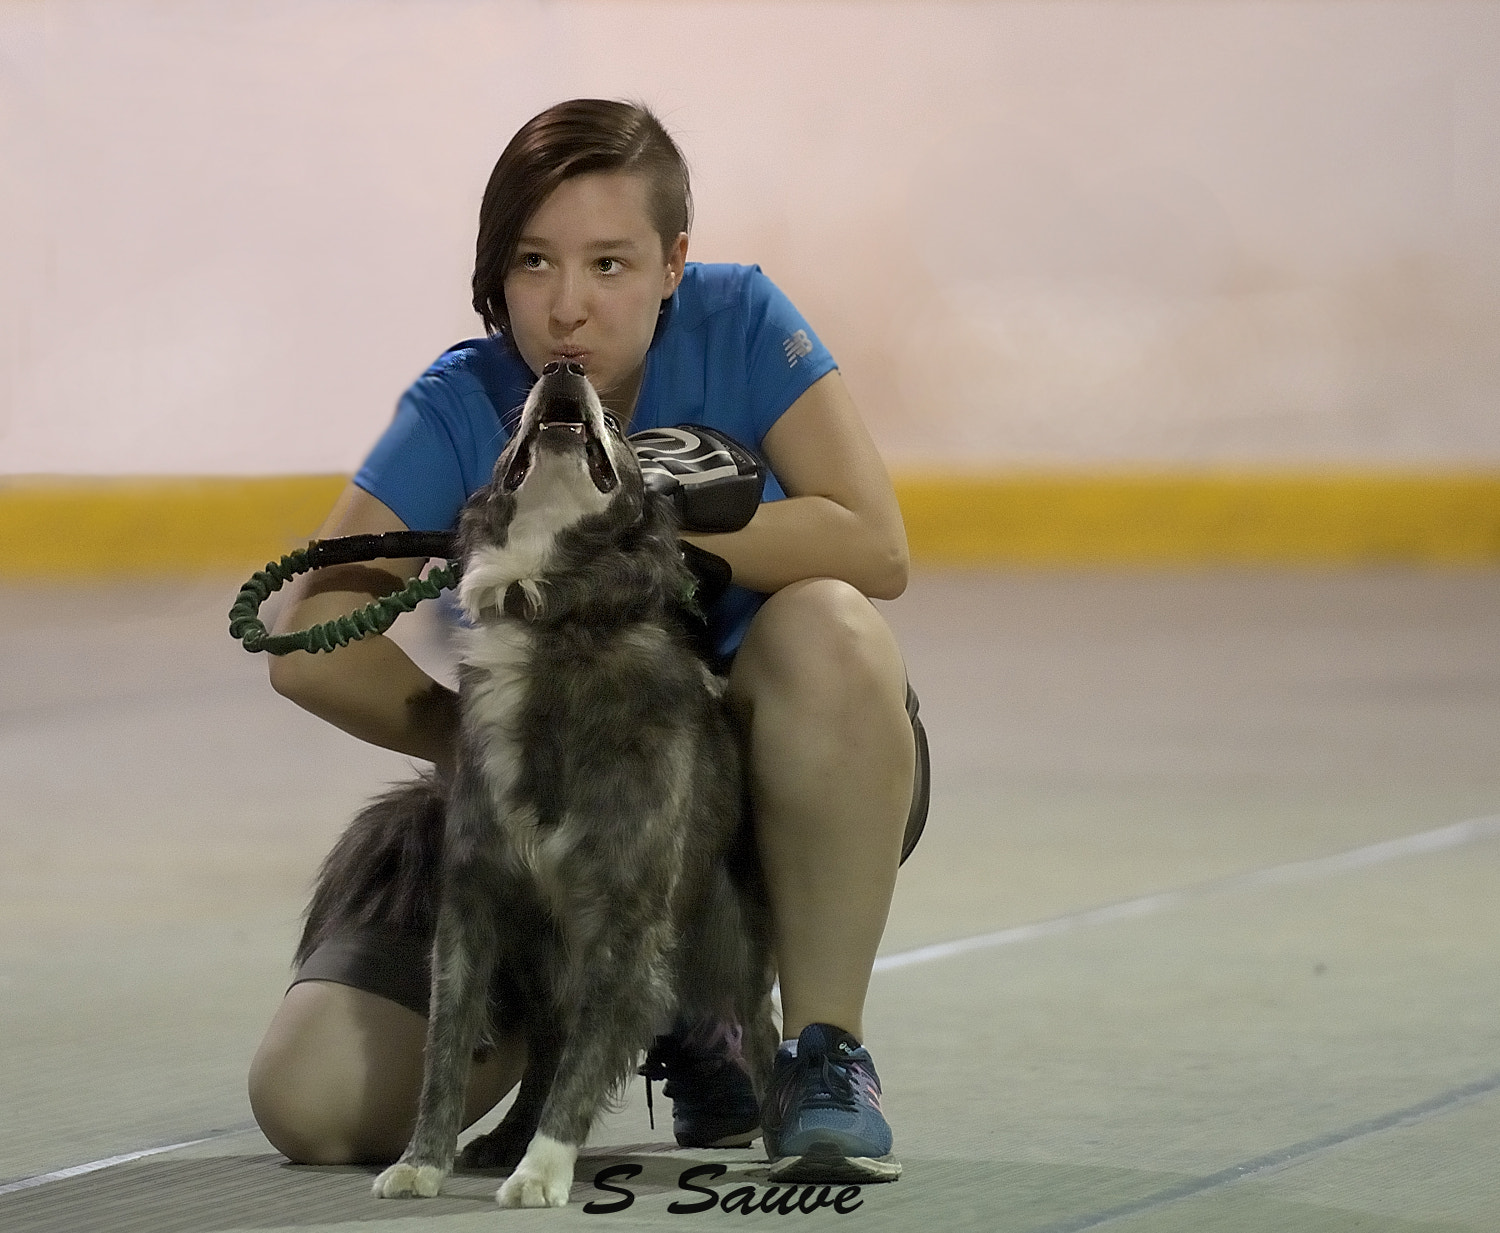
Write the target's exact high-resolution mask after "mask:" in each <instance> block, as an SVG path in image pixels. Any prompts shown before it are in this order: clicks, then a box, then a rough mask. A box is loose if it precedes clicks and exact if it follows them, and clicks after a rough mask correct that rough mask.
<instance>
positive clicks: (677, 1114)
mask: <svg viewBox="0 0 1500 1233" xmlns="http://www.w3.org/2000/svg"><path fill="white" fill-rule="evenodd" d="M741 1041H742V1034H741V1029H740V1026H739V1025H738V1024H736V1023H701V1024H692V1025H689V1024H688V1023H686V1022H683V1021H681V1020H679V1021H678V1023H677V1024H676V1025H675V1026H674V1027H673V1028H672V1030H671V1032H669V1033H668V1034H667V1035H665V1036H658V1037H657V1038H656V1039H655V1041H653V1042H652V1044H651V1048H650V1049H649V1050H647V1052H646V1063H645V1065H644V1066H642V1067H641V1074H643V1075H644V1076H645V1077H646V1098H647V1104H648V1105H649V1104H650V1097H651V1084H652V1082H653V1081H655V1080H659V1079H665V1080H666V1084H665V1086H663V1088H662V1091H663V1092H664V1093H665V1094H666V1095H667V1097H668V1098H669V1099H670V1100H671V1101H672V1133H673V1135H674V1136H675V1137H676V1139H677V1143H678V1146H679V1147H747V1146H749V1144H750V1143H751V1141H752V1140H753V1139H755V1137H756V1136H757V1135H759V1134H760V1103H759V1102H758V1101H757V1100H756V1099H755V1089H754V1087H753V1086H752V1085H751V1083H750V1074H749V1072H748V1071H747V1070H746V1069H745V1064H744V1054H743V1050H742V1047H741Z"/></svg>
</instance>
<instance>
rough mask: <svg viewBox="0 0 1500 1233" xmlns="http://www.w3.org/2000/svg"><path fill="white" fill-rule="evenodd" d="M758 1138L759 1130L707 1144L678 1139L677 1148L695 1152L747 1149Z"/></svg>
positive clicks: (729, 1135)
mask: <svg viewBox="0 0 1500 1233" xmlns="http://www.w3.org/2000/svg"><path fill="white" fill-rule="evenodd" d="M758 1138H760V1131H759V1130H752V1131H749V1132H748V1133H747V1132H745V1131H737V1132H736V1133H734V1134H728V1135H723V1136H721V1137H720V1138H717V1139H714V1140H713V1141H712V1142H709V1143H702V1142H688V1141H687V1140H684V1139H678V1140H677V1146H678V1147H686V1148H692V1149H693V1150H695V1151H699V1150H702V1149H704V1148H715V1147H749V1146H750V1145H751V1144H752V1143H754V1142H755V1141H756V1140H757V1139H758Z"/></svg>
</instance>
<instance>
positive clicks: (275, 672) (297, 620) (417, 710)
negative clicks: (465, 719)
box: [270, 484, 458, 773]
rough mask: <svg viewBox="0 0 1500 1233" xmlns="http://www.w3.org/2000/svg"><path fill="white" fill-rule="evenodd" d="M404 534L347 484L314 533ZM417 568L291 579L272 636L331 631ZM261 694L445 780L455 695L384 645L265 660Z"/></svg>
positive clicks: (405, 564)
mask: <svg viewBox="0 0 1500 1233" xmlns="http://www.w3.org/2000/svg"><path fill="white" fill-rule="evenodd" d="M407 529H408V528H407V527H406V525H405V524H404V523H403V522H402V521H401V520H400V519H399V518H397V517H396V515H395V514H394V513H392V512H391V510H390V509H389V508H388V507H387V506H386V505H384V504H383V503H382V502H380V501H378V500H376V499H375V498H374V497H372V496H371V495H370V494H369V493H367V492H365V491H364V490H363V489H361V488H356V487H355V486H354V485H353V484H350V485H349V486H348V487H346V488H345V489H344V491H343V492H342V493H341V494H340V496H339V499H338V500H337V501H336V502H335V503H334V507H333V511H332V512H331V513H330V514H329V515H328V518H327V519H326V520H325V521H324V523H323V525H322V527H321V528H320V529H319V531H318V538H319V539H332V538H334V537H335V536H339V535H366V534H378V533H380V532H383V531H404V530H407ZM424 564H425V562H424V561H422V560H420V559H413V560H405V561H395V560H391V561H378V562H372V563H370V564H368V565H339V566H330V567H328V568H327V569H321V570H317V571H315V572H313V573H309V574H303V575H301V576H300V577H298V578H294V579H293V580H292V581H291V582H290V583H289V584H288V586H287V588H286V599H285V601H284V602H283V604H282V606H281V611H280V613H279V614H278V616H277V619H276V624H275V632H276V633H278V634H279V633H289V632H291V631H292V630H297V629H306V628H307V627H308V626H310V625H317V624H321V623H322V622H324V621H331V620H333V619H334V618H336V617H340V616H344V615H346V614H347V613H350V612H353V611H354V610H355V609H357V608H362V607H364V606H365V605H366V604H368V603H369V602H370V601H371V600H373V599H379V598H381V597H382V596H385V595H389V594H390V593H391V592H392V591H396V590H399V589H400V588H401V587H402V586H404V585H405V584H406V582H407V580H408V579H410V578H411V577H412V576H413V575H415V574H416V573H418V572H419V571H420V570H421V568H422V566H423V565H424ZM270 667H271V685H272V687H273V688H274V689H275V690H276V692H277V693H279V694H281V695H283V696H284V697H287V698H290V699H291V700H292V701H293V702H295V703H296V704H297V705H298V706H300V707H302V708H303V709H304V710H307V711H311V712H312V713H313V714H314V715H316V716H318V717H319V718H320V719H326V720H327V721H328V722H329V723H331V724H333V725H335V726H336V727H339V728H342V729H343V730H344V731H345V732H347V733H349V734H350V735H351V736H357V737H358V738H359V739H360V740H362V741H369V742H370V743H371V744H373V745H380V746H383V747H384V748H386V749H394V750H396V751H397V752H399V753H404V754H410V755H411V756H412V757H414V758H421V759H423V760H425V761H428V762H432V763H434V764H436V765H437V767H438V769H439V772H440V773H446V771H447V770H448V767H449V764H450V762H451V759H452V749H453V737H454V733H455V731H456V730H457V726H458V695H457V694H455V693H454V692H453V691H452V690H451V689H448V688H447V687H445V686H443V685H441V684H439V683H438V682H437V681H434V680H433V679H432V678H431V677H429V676H428V675H427V674H426V673H425V672H424V671H422V669H421V668H419V667H418V666H417V665H416V664H415V663H413V662H412V660H411V659H410V658H409V657H408V656H407V654H406V652H405V651H403V650H402V649H401V648H400V647H399V646H397V645H396V644H395V643H394V642H392V641H391V640H390V639H389V638H385V637H381V636H378V635H376V636H372V637H366V638H363V639H360V640H359V641H357V642H351V643H349V645H347V646H344V647H340V648H339V649H338V650H336V651H333V652H332V653H326V652H325V653H320V654H310V653H308V652H305V651H294V652H292V653H291V654H290V655H282V656H273V657H271V665H270Z"/></svg>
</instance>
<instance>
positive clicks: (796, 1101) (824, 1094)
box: [761, 1023, 901, 1185]
mask: <svg viewBox="0 0 1500 1233" xmlns="http://www.w3.org/2000/svg"><path fill="white" fill-rule="evenodd" d="M761 1125H762V1126H763V1127H764V1129H765V1136H766V1152H767V1154H768V1155H769V1156H770V1158H771V1170H770V1176H771V1180H772V1181H773V1182H823V1183H830V1184H832V1183H838V1182H848V1183H852V1184H854V1185H863V1184H865V1183H868V1182H893V1181H895V1180H896V1179H897V1178H898V1177H900V1176H901V1164H900V1162H899V1161H896V1160H892V1159H891V1146H892V1139H891V1127H890V1124H889V1123H888V1122H887V1121H886V1120H885V1115H884V1114H883V1113H881V1111H880V1077H879V1076H878V1075H877V1074H876V1073H875V1063H874V1062H872V1061H871V1060H870V1052H869V1050H868V1049H866V1048H864V1047H863V1046H862V1045H861V1044H860V1043H859V1041H857V1040H855V1039H854V1037H852V1036H850V1035H849V1033H848V1032H845V1031H844V1030H843V1029H841V1028H836V1027H833V1026H831V1025H829V1024H827V1023H811V1024H809V1025H808V1026H807V1027H805V1028H803V1029H802V1034H801V1035H800V1036H799V1037H798V1038H797V1051H796V1053H795V1054H793V1053H792V1051H791V1050H790V1048H788V1047H787V1046H785V1045H783V1046H782V1048H781V1049H780V1050H779V1051H778V1052H777V1054H776V1067H775V1069H774V1071H773V1072H772V1074H771V1090H770V1091H769V1092H768V1093H767V1094H766V1103H765V1109H764V1110H763V1114H762V1120H761Z"/></svg>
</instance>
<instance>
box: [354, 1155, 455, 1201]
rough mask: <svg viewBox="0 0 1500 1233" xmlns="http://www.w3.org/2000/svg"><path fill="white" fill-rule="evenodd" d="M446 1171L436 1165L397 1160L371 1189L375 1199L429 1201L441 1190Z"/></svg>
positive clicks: (378, 1178)
mask: <svg viewBox="0 0 1500 1233" xmlns="http://www.w3.org/2000/svg"><path fill="white" fill-rule="evenodd" d="M447 1175H448V1170H447V1169H440V1168H438V1167H437V1165H424V1164H416V1163H415V1162H412V1161H407V1160H398V1161H397V1162H396V1163H395V1164H393V1165H392V1166H391V1167H390V1168H389V1169H387V1170H386V1171H385V1172H384V1173H382V1174H381V1175H380V1176H379V1177H377V1178H376V1179H375V1185H374V1186H373V1187H372V1188H371V1189H372V1190H373V1192H374V1194H375V1197H376V1198H377V1199H430V1198H432V1197H433V1196H434V1195H435V1194H437V1192H438V1191H439V1190H441V1189H442V1188H443V1178H444V1177H446V1176H447Z"/></svg>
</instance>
